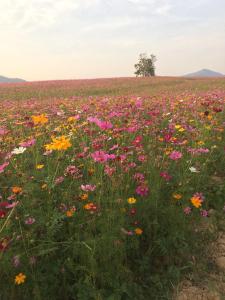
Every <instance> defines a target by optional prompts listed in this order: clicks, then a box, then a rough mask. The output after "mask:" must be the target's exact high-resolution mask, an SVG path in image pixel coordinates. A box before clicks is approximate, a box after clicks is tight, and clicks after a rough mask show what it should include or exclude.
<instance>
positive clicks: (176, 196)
mask: <svg viewBox="0 0 225 300" xmlns="http://www.w3.org/2000/svg"><path fill="white" fill-rule="evenodd" d="M173 198H174V199H176V200H180V199H181V198H182V195H181V194H177V193H173Z"/></svg>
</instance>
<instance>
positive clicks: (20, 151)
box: [11, 147, 27, 154]
mask: <svg viewBox="0 0 225 300" xmlns="http://www.w3.org/2000/svg"><path fill="white" fill-rule="evenodd" d="M26 150H27V148H25V147H19V148H15V149H13V151H12V152H11V153H12V154H22V153H23V152H24V151H26Z"/></svg>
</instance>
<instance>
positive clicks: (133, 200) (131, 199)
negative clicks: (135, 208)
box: [127, 197, 137, 204]
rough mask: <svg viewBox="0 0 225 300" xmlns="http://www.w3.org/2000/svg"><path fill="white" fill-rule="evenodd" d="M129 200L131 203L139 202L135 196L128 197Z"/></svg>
mask: <svg viewBox="0 0 225 300" xmlns="http://www.w3.org/2000/svg"><path fill="white" fill-rule="evenodd" d="M127 202H128V203H129V204H135V203H136V202H137V200H136V199H135V198H133V197H131V198H128V199H127Z"/></svg>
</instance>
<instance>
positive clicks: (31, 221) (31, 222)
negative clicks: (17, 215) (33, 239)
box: [24, 217, 35, 225]
mask: <svg viewBox="0 0 225 300" xmlns="http://www.w3.org/2000/svg"><path fill="white" fill-rule="evenodd" d="M34 222H35V218H32V217H29V218H27V219H26V220H25V222H24V223H25V224H27V225H32V224H33V223H34Z"/></svg>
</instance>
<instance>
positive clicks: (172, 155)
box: [169, 151, 182, 160]
mask: <svg viewBox="0 0 225 300" xmlns="http://www.w3.org/2000/svg"><path fill="white" fill-rule="evenodd" d="M181 157H182V153H181V152H179V151H173V152H171V153H170V155H169V158H170V159H172V160H178V159H180V158H181Z"/></svg>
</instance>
